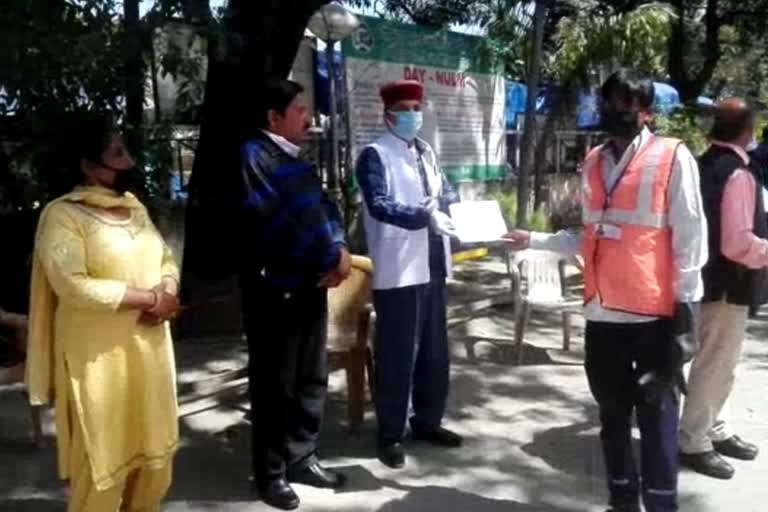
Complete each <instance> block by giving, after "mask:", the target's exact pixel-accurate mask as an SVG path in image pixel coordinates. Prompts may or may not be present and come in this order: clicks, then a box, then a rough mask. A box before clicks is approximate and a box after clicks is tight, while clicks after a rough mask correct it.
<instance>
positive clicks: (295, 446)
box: [243, 281, 328, 481]
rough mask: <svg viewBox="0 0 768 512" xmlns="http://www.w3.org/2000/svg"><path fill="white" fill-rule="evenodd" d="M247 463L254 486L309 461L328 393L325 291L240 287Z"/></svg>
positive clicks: (313, 456)
mask: <svg viewBox="0 0 768 512" xmlns="http://www.w3.org/2000/svg"><path fill="white" fill-rule="evenodd" d="M243 312H244V321H245V329H246V335H247V337H248V351H249V365H248V377H249V390H250V399H251V425H252V426H251V432H252V465H253V476H254V478H255V479H256V480H257V481H264V480H266V479H271V478H276V477H279V476H282V475H283V474H284V473H285V470H286V468H287V467H290V466H293V465H302V464H308V463H310V462H312V461H313V460H315V449H316V442H317V436H318V433H319V432H320V425H321V423H322V419H323V409H324V407H325V396H326V392H327V388H328V369H327V357H326V329H327V325H326V322H327V316H328V310H327V291H326V289H325V288H316V287H311V288H305V289H302V290H299V291H297V292H295V293H291V294H286V293H283V292H279V291H277V290H274V289H271V288H270V287H269V286H267V285H265V284H263V283H254V282H253V281H251V282H249V283H247V284H246V285H244V286H243Z"/></svg>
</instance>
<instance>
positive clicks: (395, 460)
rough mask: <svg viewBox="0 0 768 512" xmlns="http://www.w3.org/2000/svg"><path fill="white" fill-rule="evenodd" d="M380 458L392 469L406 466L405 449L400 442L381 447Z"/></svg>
mask: <svg viewBox="0 0 768 512" xmlns="http://www.w3.org/2000/svg"><path fill="white" fill-rule="evenodd" d="M379 460H380V461H381V463H382V464H384V465H385V466H388V467H390V468H392V469H400V468H402V467H405V450H404V449H403V445H402V444H400V443H395V444H390V445H389V446H383V447H381V448H379Z"/></svg>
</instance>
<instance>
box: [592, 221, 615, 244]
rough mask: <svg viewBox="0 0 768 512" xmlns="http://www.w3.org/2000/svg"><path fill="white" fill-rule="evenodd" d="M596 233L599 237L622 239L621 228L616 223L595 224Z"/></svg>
mask: <svg viewBox="0 0 768 512" xmlns="http://www.w3.org/2000/svg"><path fill="white" fill-rule="evenodd" d="M595 234H596V235H597V236H598V238H606V239H608V240H621V228H620V227H619V226H616V225H615V224H605V223H600V224H598V225H597V226H595Z"/></svg>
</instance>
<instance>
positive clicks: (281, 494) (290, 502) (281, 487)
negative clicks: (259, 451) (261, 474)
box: [253, 477, 299, 510]
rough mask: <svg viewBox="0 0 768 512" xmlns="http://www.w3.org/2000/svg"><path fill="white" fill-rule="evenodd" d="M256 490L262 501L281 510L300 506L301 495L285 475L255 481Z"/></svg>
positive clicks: (254, 487)
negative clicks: (298, 494) (295, 490)
mask: <svg viewBox="0 0 768 512" xmlns="http://www.w3.org/2000/svg"><path fill="white" fill-rule="evenodd" d="M253 489H254V491H256V493H257V494H258V496H259V498H261V501H263V502H264V503H266V504H267V505H269V506H271V507H274V508H277V509H280V510H294V509H296V508H298V507H299V497H298V496H297V495H296V493H295V492H294V491H293V488H291V485H290V484H289V483H288V481H287V480H286V479H285V478H283V477H278V478H271V479H269V480H266V481H262V482H254V485H253Z"/></svg>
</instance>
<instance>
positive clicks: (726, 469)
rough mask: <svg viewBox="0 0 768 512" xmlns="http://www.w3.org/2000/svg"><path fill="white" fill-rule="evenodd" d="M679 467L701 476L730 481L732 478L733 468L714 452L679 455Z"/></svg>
mask: <svg viewBox="0 0 768 512" xmlns="http://www.w3.org/2000/svg"><path fill="white" fill-rule="evenodd" d="M680 465H681V466H684V467H686V468H688V469H692V470H693V471H695V472H697V473H701V474H702V475H707V476H711V477H712V478H719V479H721V480H730V479H731V478H732V477H733V473H734V471H735V470H734V469H733V466H731V465H730V464H728V462H727V461H726V460H725V459H724V458H722V457H721V456H720V454H718V453H717V452H716V451H714V450H712V451H711V452H703V453H681V454H680Z"/></svg>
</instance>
